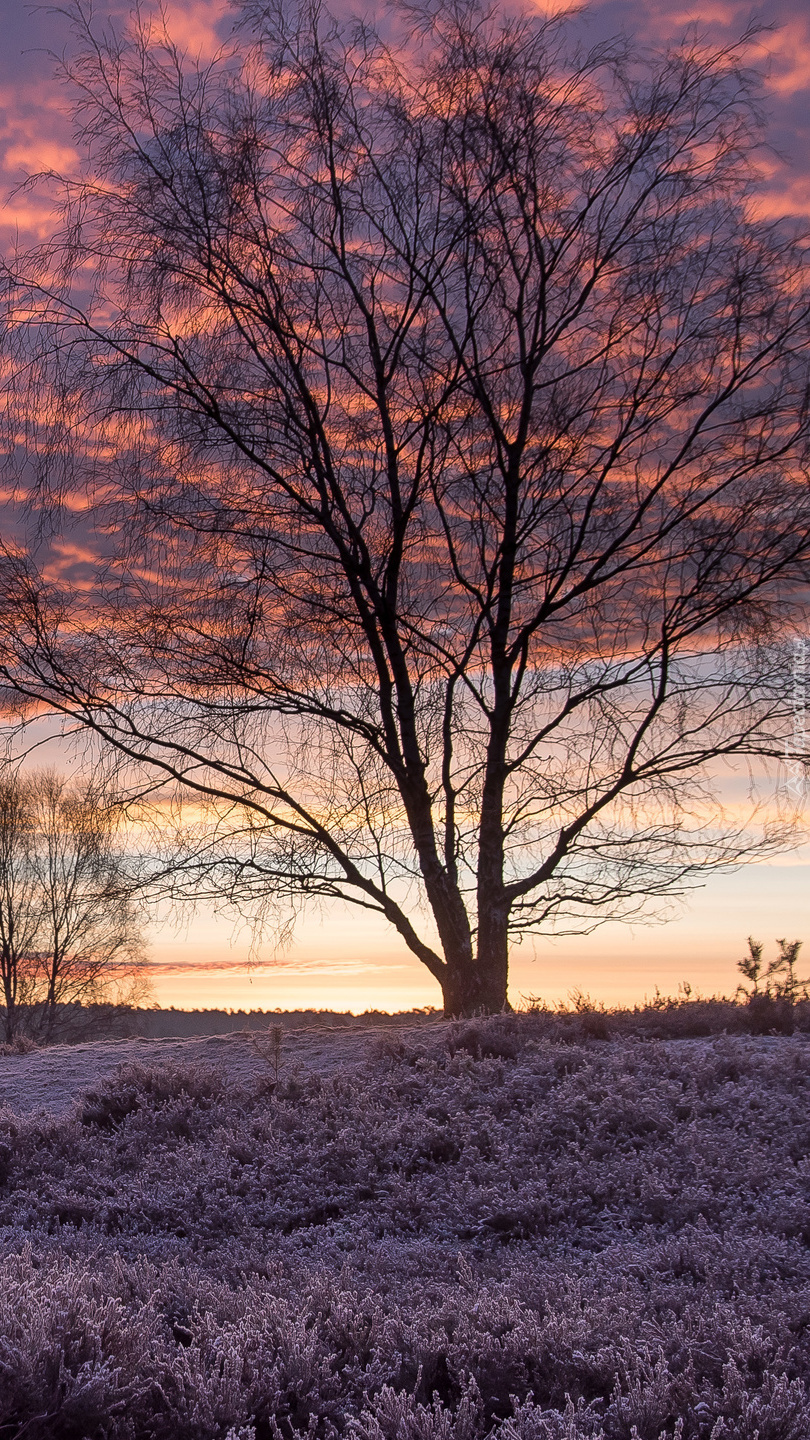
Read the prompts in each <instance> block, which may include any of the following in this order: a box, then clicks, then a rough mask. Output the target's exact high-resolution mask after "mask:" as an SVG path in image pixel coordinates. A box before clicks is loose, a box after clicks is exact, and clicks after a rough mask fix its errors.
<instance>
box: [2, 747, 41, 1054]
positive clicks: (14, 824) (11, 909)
mask: <svg viewBox="0 0 810 1440" xmlns="http://www.w3.org/2000/svg"><path fill="white" fill-rule="evenodd" d="M34 811H35V806H34V803H33V796H32V793H31V787H30V785H29V784H27V783H25V782H23V781H21V780H20V777H19V776H18V775H6V776H3V777H2V778H0V979H2V986H3V1006H4V1011H5V1038H6V1040H7V1041H11V1040H14V1038H15V1037H16V1035H17V1032H18V1029H19V1023H20V1014H21V1013H22V1014H26V1013H27V1010H28V1007H29V1006H30V1005H31V1003H32V1001H33V998H34V991H35V985H36V968H37V946H38V939H39V929H40V917H41V896H40V894H39V891H38V887H37V877H36V872H35V867H34V852H35V848H36V821H35V815H34Z"/></svg>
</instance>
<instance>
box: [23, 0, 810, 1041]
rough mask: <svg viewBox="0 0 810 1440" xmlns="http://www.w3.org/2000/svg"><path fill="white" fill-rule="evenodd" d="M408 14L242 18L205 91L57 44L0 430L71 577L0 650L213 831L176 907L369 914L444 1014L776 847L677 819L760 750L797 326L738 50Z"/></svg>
mask: <svg viewBox="0 0 810 1440" xmlns="http://www.w3.org/2000/svg"><path fill="white" fill-rule="evenodd" d="M418 14H419V15H420V16H421V20H419V21H418V23H417V20H416V19H415V18H414V17H415V16H416V15H417V11H416V10H415V9H414V7H413V6H411V7H410V8H409V9H408V10H407V13H406V24H405V25H404V26H402V25H400V30H399V32H398V33H397V34H396V37H395V41H394V43H393V44H392V45H391V46H390V47H389V46H387V45H386V44H385V43H383V41H382V40H381V39H380V37H379V36H378V35H376V34H375V33H374V31H373V29H372V28H370V27H369V26H368V25H354V26H352V25H348V26H341V25H339V24H338V23H337V22H335V21H333V20H332V19H331V18H330V17H329V16H328V14H327V13H326V11H325V10H324V9H323V7H322V6H320V5H318V4H307V3H304V4H302V5H301V6H299V7H298V8H295V7H292V6H287V5H285V4H283V3H279V4H270V3H259V0H252V3H245V4H244V6H243V14H242V25H241V29H240V30H239V31H238V33H237V35H236V37H235V39H234V44H233V47H232V48H231V50H229V51H228V53H226V54H225V55H223V56H221V57H220V58H219V59H218V60H216V61H214V62H213V63H212V64H211V65H210V66H208V67H202V66H200V65H195V64H193V63H189V62H188V61H187V60H185V59H184V57H183V56H182V55H181V54H179V53H178V51H177V49H176V48H175V47H174V46H173V45H172V43H171V40H170V38H169V37H168V36H167V35H165V33H163V32H162V31H161V30H160V28H159V27H157V28H155V27H154V26H153V25H152V23H151V22H141V21H139V20H138V19H137V18H136V19H135V20H134V21H133V24H132V27H131V28H130V31H129V32H128V33H127V34H126V35H125V36H124V37H123V38H117V37H116V36H115V35H114V34H113V33H112V31H106V30H105V31H104V33H102V34H99V35H96V34H95V33H94V32H93V30H92V27H91V24H90V22H89V20H88V18H87V14H86V12H85V9H84V7H83V6H77V7H75V10H74V16H75V22H76V27H77V34H78V37H79V40H78V50H77V54H76V57H75V60H74V61H73V63H72V64H71V65H70V66H69V67H68V78H69V80H70V83H71V84H72V86H73V91H74V94H75V96H76V117H77V127H78V134H79V138H80V141H81V143H82V144H83V145H84V146H85V149H86V154H87V170H86V173H85V175H84V177H82V176H79V177H75V178H73V179H71V180H70V181H69V182H68V183H67V184H66V186H65V189H64V192H63V197H64V208H63V215H62V224H61V227H60V228H59V230H58V232H57V233H56V235H55V237H54V239H53V241H52V243H50V244H48V245H46V246H45V247H44V249H43V250H41V251H40V252H39V253H38V254H36V255H33V256H24V257H17V258H16V259H15V260H14V261H12V262H10V264H9V268H8V273H7V287H8V296H9V316H8V319H9V335H10V337H11V339H10V342H9V343H10V345H11V350H12V360H13V362H14V364H12V365H11V366H10V369H11V381H10V384H11V390H12V393H11V397H10V400H9V404H8V407H7V412H8V414H9V415H10V416H11V419H12V425H13V438H12V440H11V441H10V446H11V445H12V444H13V446H15V447H17V450H18V451H19V448H20V439H21V436H22V435H24V434H25V433H26V429H27V433H28V435H29V437H30V438H31V441H32V444H31V446H30V447H29V449H28V451H27V454H26V464H27V465H28V466H29V471H28V472H27V473H28V474H30V467H32V466H33V467H34V468H35V469H36V470H37V473H38V476H39V481H38V484H39V489H38V490H36V491H35V494H36V499H37V504H38V506H39V510H38V514H39V516H40V517H42V515H43V514H44V513H45V512H50V521H51V524H52V525H58V524H60V523H61V517H62V516H63V515H64V514H65V512H64V511H63V510H60V509H59V501H60V500H61V499H62V498H63V497H64V495H65V494H66V493H67V492H73V491H79V492H80V493H81V494H82V495H90V496H91V497H92V499H93V502H94V504H95V506H96V509H95V511H94V514H95V518H96V521H97V523H98V527H99V534H98V549H99V555H100V557H102V558H100V560H99V568H98V575H97V583H96V585H95V587H91V588H89V589H88V587H84V588H83V589H82V591H81V593H71V592H70V591H69V589H60V587H59V586H58V585H56V584H55V583H54V582H53V581H52V579H50V578H49V577H48V573H47V567H44V568H42V569H40V568H39V567H38V566H37V564H35V563H34V560H33V558H32V557H31V556H30V555H25V554H23V553H22V552H21V551H19V550H16V551H15V550H13V549H12V547H11V546H7V548H6V563H5V565H4V567H3V571H2V575H1V576H0V582H2V604H0V630H1V632H2V633H1V636H0V643H1V644H2V676H3V678H4V681H5V684H6V687H7V693H12V692H13V693H15V694H16V696H17V697H21V703H23V704H26V703H30V704H32V705H36V706H42V705H43V704H44V705H46V706H51V707H53V708H54V709H56V710H57V711H58V712H59V713H61V714H63V715H68V716H71V717H73V718H74V719H75V720H78V721H79V722H80V723H81V724H83V725H86V726H87V727H89V728H90V729H91V730H92V731H93V732H94V733H95V735H96V736H98V737H101V738H102V739H103V740H104V741H106V742H108V743H109V745H110V746H111V747H113V748H114V749H115V750H117V752H118V753H119V755H120V756H121V757H122V763H124V764H125V765H126V766H128V767H129V771H130V774H131V773H132V772H133V770H134V771H136V772H137V773H139V774H140V775H141V776H142V777H144V781H145V783H146V785H147V786H154V785H155V784H156V783H160V781H161V779H163V780H169V781H171V782H172V783H175V784H176V785H177V786H178V787H179V788H180V790H181V791H182V792H184V793H185V794H186V795H191V796H193V797H196V798H197V799H198V800H202V801H203V802H205V803H208V804H209V807H210V811H209V818H210V820H211V824H210V826H209V828H208V831H207V833H206V834H205V835H203V836H201V838H200V843H199V846H198V848H197V852H196V853H195V854H194V855H193V856H192V857H191V859H192V861H193V866H192V869H191V871H190V872H189V873H191V874H192V876H193V880H194V885H195V887H197V886H198V885H200V884H203V883H206V884H208V885H209V886H210V887H211V888H212V890H213V892H214V893H215V894H222V893H225V892H227V893H228V894H230V895H231V896H232V897H233V898H234V899H235V900H236V901H237V902H238V903H240V904H244V905H248V906H249V905H253V904H255V905H256V906H258V907H260V908H261V907H262V906H264V905H265V904H268V903H274V904H275V903H279V904H283V903H285V902H286V901H289V902H290V903H291V904H293V905H294V904H295V903H297V902H298V901H299V900H300V899H301V898H302V897H303V898H304V899H310V898H314V899H316V900H325V901H331V900H335V899H340V900H344V901H348V902H350V903H352V904H355V905H358V906H362V907H365V908H369V909H371V910H373V911H376V912H378V913H379V914H381V915H383V916H385V917H386V919H387V920H388V921H389V922H390V923H391V924H392V925H393V926H395V927H396V929H397V930H398V932H399V934H400V935H401V936H402V937H403V939H404V940H405V942H406V944H407V945H408V946H409V947H410V948H411V950H412V951H413V953H414V954H415V955H417V956H418V957H419V959H420V960H421V961H423V962H424V964H425V965H426V967H427V968H428V970H429V971H430V973H431V975H433V976H434V977H435V979H436V980H437V981H438V983H439V984H440V985H441V987H442V992H443V996H444V1004H445V1009H446V1011H447V1013H449V1014H462V1013H470V1012H474V1011H477V1010H479V1009H484V1010H498V1009H500V1008H501V1007H502V1006H503V1005H505V1004H506V1003H507V977H508V955H509V942H510V937H512V938H514V937H520V936H521V935H524V934H526V933H531V932H538V931H542V930H543V929H547V928H552V927H554V926H562V927H563V928H569V929H587V928H589V926H590V925H592V924H593V923H596V921H597V920H598V919H599V918H600V917H601V918H607V917H616V916H621V915H624V916H627V915H632V914H634V913H639V912H641V913H643V912H644V911H645V909H646V908H648V907H649V906H650V905H651V904H652V905H654V904H655V902H656V899H657V898H660V897H662V896H666V895H668V894H671V893H673V891H675V892H677V891H678V889H679V888H682V887H683V885H684V884H686V883H688V882H689V881H690V879H694V878H695V877H700V876H702V875H703V874H705V871H706V867H707V866H710V865H713V864H729V863H734V862H737V861H739V860H741V859H742V858H745V857H746V856H747V855H749V854H751V853H752V852H753V851H755V850H756V847H757V844H763V845H764V846H765V848H767V847H768V846H774V845H782V844H784V843H786V840H787V838H788V837H789V834H790V827H789V825H787V824H786V825H785V826H784V827H782V828H780V826H778V825H774V826H773V827H772V828H771V829H770V830H768V829H767V828H766V830H765V832H764V839H760V840H757V839H756V838H755V837H754V836H753V833H749V832H748V831H747V830H746V827H745V826H742V827H739V826H737V825H735V824H734V822H733V820H731V819H730V818H729V817H728V815H727V814H726V813H725V812H724V809H723V806H722V804H721V803H720V799H719V797H718V794H717V790H716V788H715V782H716V780H717V777H718V774H720V773H721V772H722V769H723V766H726V765H728V766H732V765H735V764H737V763H739V762H740V761H741V760H746V761H750V762H751V763H752V765H753V766H754V768H756V767H757V766H759V765H760V764H761V763H763V762H765V761H767V760H768V759H771V760H774V761H777V760H778V759H779V758H780V757H781V756H782V754H783V752H784V746H785V743H786V740H787V739H788V738H789V736H790V735H792V733H793V732H792V722H793V713H792V708H791V707H792V701H791V674H790V663H789V659H788V658H787V656H786V652H787V650H788V649H789V642H788V637H789V635H790V631H791V625H792V624H795V622H796V620H797V618H798V616H799V615H800V614H801V613H802V611H801V603H800V602H801V589H800V587H801V586H802V585H804V584H806V579H807V573H808V571H807V566H808V559H809V558H810V491H808V484H807V471H806V454H807V442H808V437H809V436H810V414H809V409H808V399H807V397H808V387H809V381H808V317H809V316H810V302H809V301H808V290H807V281H806V250H805V244H804V239H803V237H802V235H801V234H800V233H799V232H798V231H797V230H796V229H795V228H793V229H792V228H791V227H790V226H789V225H787V224H775V223H773V222H771V221H765V220H760V219H758V218H757V216H756V212H755V208H754V206H753V203H752V200H753V195H754V189H755V185H756V175H755V173H754V170H753V168H752V164H751V155H752V153H753V151H754V149H755V147H756V144H757V143H758V134H759V132H758V123H757V114H756V100H755V87H754V82H753V81H752V78H751V76H750V75H749V74H748V73H747V72H746V70H745V69H744V66H743V64H742V60H741V54H742V52H741V51H740V50H737V49H735V48H733V47H732V48H731V49H726V50H721V51H718V52H716V53H714V54H711V53H709V52H708V50H707V48H706V47H705V46H703V45H702V44H701V43H699V42H697V41H695V42H694V43H691V42H689V43H686V44H684V45H683V46H682V47H680V48H677V49H675V50H674V51H672V52H671V53H668V54H666V55H664V56H662V57H660V58H658V59H652V60H644V59H642V58H640V57H638V56H633V55H632V54H629V53H628V50H627V47H626V45H620V44H616V45H614V46H602V47H600V48H598V49H597V50H596V51H594V52H592V53H590V54H587V53H583V52H582V51H580V50H578V49H576V47H573V46H568V45H567V42H566V39H565V29H564V27H561V24H560V22H558V21H548V22H546V21H542V20H540V19H538V18H537V16H536V15H535V14H523V15H514V14H513V15H511V16H507V17H506V18H503V17H502V16H501V14H500V12H498V11H492V12H489V11H487V10H485V9H484V8H482V7H481V6H479V5H477V4H475V3H461V0H459V3H452V0H446V3H437V4H433V5H428V4H425V5H424V6H422V7H421V9H419V11H418ZM391 23H392V24H393V25H394V26H395V28H396V17H395V16H394V17H392V19H391ZM752 97H754V98H752ZM83 523H85V524H87V523H88V517H87V514H86V512H83ZM40 534H41V531H40ZM800 758H804V757H800Z"/></svg>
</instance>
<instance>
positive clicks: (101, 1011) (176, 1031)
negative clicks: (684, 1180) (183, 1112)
mask: <svg viewBox="0 0 810 1440" xmlns="http://www.w3.org/2000/svg"><path fill="white" fill-rule="evenodd" d="M439 1023H442V1024H444V1023H448V1024H452V1025H453V1028H454V1029H455V1030H458V1031H459V1032H461V1031H463V1032H464V1034H465V1035H467V1036H468V1039H469V1041H470V1043H471V1044H472V1045H473V1048H475V1045H476V1043H477V1042H476V1039H475V1037H476V1034H477V1033H478V1032H479V1031H480V1034H481V1043H482V1045H483V1046H484V1048H486V1046H487V1044H488V1040H487V1038H486V1037H487V1035H488V1034H489V1030H490V1029H491V1027H492V1025H494V1026H495V1028H496V1029H497V1032H498V1035H499V1036H501V1037H503V1036H504V1035H505V1034H506V1033H508V1031H509V1030H510V1028H511V1027H512V1026H516V1027H518V1028H519V1029H520V1030H521V1031H522V1032H525V1029H526V1027H527V1026H528V1027H529V1028H530V1029H531V1030H532V1032H533V1033H534V1032H536V1034H537V1036H538V1038H541V1037H542V1038H543V1039H551V1040H558V1041H559V1042H561V1043H563V1044H565V1043H569V1044H578V1043H581V1042H583V1041H588V1040H596V1041H599V1040H611V1039H622V1038H629V1037H633V1036H636V1037H637V1038H639V1039H650V1040H654V1039H659V1040H667V1039H669V1040H677V1039H689V1038H693V1039H699V1038H702V1037H705V1036H709V1035H721V1034H724V1033H725V1034H729V1035H791V1034H794V1033H799V1034H808V1035H810V1000H808V999H805V998H801V999H798V1000H796V1001H791V1000H790V999H786V998H785V997H783V996H774V995H772V994H765V993H759V994H753V995H749V996H747V997H745V996H742V995H741V996H739V997H737V998H734V999H731V998H728V997H725V996H712V997H710V998H706V999H704V998H701V997H698V998H694V999H693V998H691V997H686V996H683V995H680V996H678V997H676V998H674V997H666V996H661V995H658V994H656V996H655V997H654V998H653V999H652V1000H649V1001H645V1003H644V1004H642V1005H635V1006H632V1007H615V1008H613V1009H608V1008H607V1007H605V1006H604V1005H597V1004H594V1003H593V1002H592V1001H590V999H589V998H588V997H587V996H582V995H579V994H574V995H573V996H572V998H571V1000H570V1003H569V1004H567V1005H558V1006H556V1007H555V1008H551V1007H550V1006H547V1005H545V1004H544V1003H543V1002H542V1001H533V1002H531V1003H529V1004H528V1005H526V1006H525V1007H523V1009H522V1010H521V1011H518V1012H513V1013H511V1014H510V1013H507V1014H504V1015H502V1016H496V1017H492V1020H491V1022H487V1021H486V1020H485V1019H481V1020H475V1019H472V1020H465V1021H456V1022H445V1021H444V1017H443V1015H442V1012H441V1010H435V1009H432V1008H430V1007H427V1008H424V1009H421V1010H400V1011H396V1012H395V1013H393V1014H391V1013H389V1012H387V1011H383V1010H366V1011H365V1012H364V1013H363V1014H360V1015H353V1014H351V1013H349V1012H346V1011H340V1010H314V1009H312V1010H177V1009H175V1008H174V1007H172V1008H171V1009H167V1010H162V1009H157V1008H152V1009H140V1008H137V1007H134V1006H126V1005H65V1006H62V1007H60V1011H59V1014H58V1019H57V1026H56V1039H57V1042H59V1043H62V1044H65V1043H68V1044H70V1043H85V1044H86V1043H87V1042H89V1041H93V1040H115V1039H132V1038H135V1037H137V1036H141V1037H143V1038H144V1039H149V1040H160V1039H167V1040H168V1039H184V1038H190V1037H191V1036H196V1035H224V1034H233V1033H238V1032H240V1031H252V1032H260V1031H266V1030H267V1029H269V1028H270V1027H272V1026H281V1027H282V1028H283V1029H284V1030H299V1029H304V1028H313V1027H323V1028H329V1029H348V1028H352V1027H355V1028H356V1027H361V1026H362V1027H365V1026H375V1027H386V1028H390V1029H396V1028H402V1027H412V1026H416V1025H425V1026H429V1025H436V1024H439ZM461 1043H462V1044H464V1045H466V1041H462V1042H461ZM499 1043H500V1042H499ZM31 1048H33V1044H32V1042H31V1041H30V1040H29V1041H26V1040H25V1038H24V1037H23V1038H22V1039H21V1040H20V1041H19V1042H17V1043H15V1045H14V1046H3V1047H0V1053H2V1052H3V1051H5V1052H6V1053H8V1051H9V1050H10V1049H18V1050H24V1049H26V1050H27V1049H31Z"/></svg>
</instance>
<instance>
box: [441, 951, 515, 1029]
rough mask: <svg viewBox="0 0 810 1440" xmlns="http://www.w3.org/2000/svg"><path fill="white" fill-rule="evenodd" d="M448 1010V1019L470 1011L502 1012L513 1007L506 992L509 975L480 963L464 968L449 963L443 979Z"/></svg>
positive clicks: (445, 1010)
mask: <svg viewBox="0 0 810 1440" xmlns="http://www.w3.org/2000/svg"><path fill="white" fill-rule="evenodd" d="M442 999H443V1002H444V1014H445V1019H447V1020H457V1019H461V1018H462V1017H465V1016H470V1015H499V1014H500V1013H501V1012H502V1011H503V1010H509V1009H511V1006H510V1004H509V1001H508V999H507V995H506V975H505V974H504V973H503V972H502V971H500V970H497V971H495V970H485V969H482V967H481V966H480V965H479V964H478V963H477V962H474V963H473V964H472V965H469V964H468V965H467V966H466V967H465V968H464V969H456V968H455V967H452V966H448V972H447V975H446V976H445V979H444V981H443V983H442Z"/></svg>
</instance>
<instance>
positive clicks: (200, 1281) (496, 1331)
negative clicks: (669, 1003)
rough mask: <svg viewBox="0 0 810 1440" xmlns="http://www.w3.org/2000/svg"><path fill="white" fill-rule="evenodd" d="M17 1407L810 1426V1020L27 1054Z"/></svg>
mask: <svg viewBox="0 0 810 1440" xmlns="http://www.w3.org/2000/svg"><path fill="white" fill-rule="evenodd" d="M0 1099H2V1100H3V1102H4V1104H5V1108H4V1109H3V1110H2V1111H0V1180H2V1185H1V1186H0V1225H2V1227H3V1230H2V1239H3V1259H2V1267H1V1268H2V1275H1V1276H0V1436H2V1437H13V1440H38V1437H54V1440H124V1437H127V1440H129V1437H131V1440H142V1437H144V1440H145V1437H155V1440H158V1437H160V1440H163V1437H166V1440H169V1437H171V1440H208V1437H211V1440H226V1437H229V1440H253V1437H254V1436H255V1437H256V1440H280V1437H284V1440H293V1437H304V1436H310V1437H321V1440H331V1437H336V1436H347V1437H353V1440H484V1437H490V1436H491V1437H492V1440H602V1437H605V1440H634V1437H638V1440H659V1437H660V1436H665V1437H681V1440H698V1437H699V1440H807V1437H808V1436H810V1399H809V1398H808V1395H807V1392H806V1389H805V1386H806V1383H807V1382H808V1380H809V1379H810V1153H809V1152H810V1108H809V1102H810V1041H809V1040H808V1039H807V1038H806V1036H805V1035H803V1034H798V1035H793V1036H782V1035H779V1036H744V1035H740V1036H738V1035H733V1036H730V1035H721V1036H714V1037H709V1038H704V1039H677V1040H667V1039H647V1038H643V1037H642V1038H640V1037H638V1036H628V1037H624V1038H619V1039H615V1038H614V1039H608V1040H605V1039H600V1038H598V1036H594V1037H593V1038H590V1037H589V1036H588V1035H587V1034H580V1035H578V1036H577V1035H575V1034H574V1033H573V1032H572V1033H571V1034H569V1035H568V1036H567V1038H564V1037H561V1036H560V1035H559V1034H558V1035H554V1036H550V1035H549V1034H548V1033H546V1032H545V1031H544V1029H543V1027H542V1025H540V1024H539V1022H537V1023H535V1022H534V1021H533V1020H532V1017H523V1018H511V1017H504V1018H503V1019H497V1020H493V1021H488V1022H480V1023H475V1024H467V1025H463V1024H459V1025H447V1024H444V1023H439V1022H432V1023H430V1024H421V1025H411V1026H406V1027H401V1028H398V1029H394V1028H392V1027H390V1026H387V1027H383V1026H380V1027H375V1026H374V1025H365V1026H356V1027H347V1028H345V1029H344V1030H343V1031H332V1032H330V1031H328V1030H326V1029H320V1030H318V1029H310V1030H306V1031H301V1032H300V1033H299V1034H296V1035H290V1034H285V1035H284V1037H283V1044H282V1049H281V1057H280V1063H279V1066H278V1073H276V1065H275V1061H274V1057H273V1055H272V1050H271V1048H267V1050H266V1054H265V1057H264V1058H263V1057H262V1056H261V1055H260V1054H258V1053H257V1050H256V1048H255V1046H254V1044H253V1043H252V1042H251V1040H250V1037H248V1036H247V1035H242V1036H230V1037H225V1036H218V1037H212V1038H211V1039H208V1040H205V1039H200V1040H194V1039H188V1040H178V1041H167V1040H152V1041H148V1040H128V1041H118V1042H113V1041H110V1042H107V1043H102V1044H98V1045H92V1044H84V1045H74V1046H70V1047H67V1046H65V1047H57V1048H56V1049H54V1050H51V1051H47V1052H42V1053H35V1054H32V1055H7V1056H5V1057H3V1058H2V1059H0Z"/></svg>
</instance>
